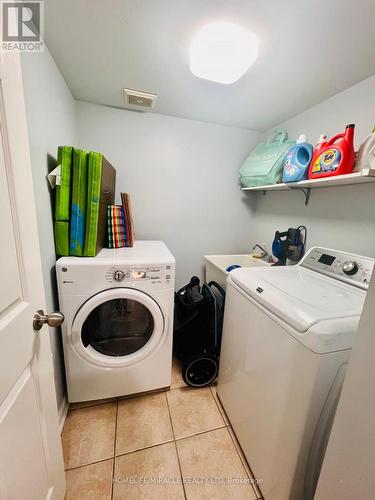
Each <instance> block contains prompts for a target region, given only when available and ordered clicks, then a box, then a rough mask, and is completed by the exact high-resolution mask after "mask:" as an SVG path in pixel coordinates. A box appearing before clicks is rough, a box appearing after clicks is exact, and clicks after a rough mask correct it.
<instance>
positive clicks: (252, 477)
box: [228, 425, 262, 500]
mask: <svg viewBox="0 0 375 500" xmlns="http://www.w3.org/2000/svg"><path fill="white" fill-rule="evenodd" d="M231 431H232V432H231ZM228 432H229V436H230V438H231V440H232V442H233V445H234V447H235V449H236V452H237V455H238V456H239V459H240V461H241V464H242V467H243V468H244V470H245V473H246V475H247V477H248V478H249V479H250V480H251V481H255V475H254V473H253V471H252V469H251V467H250V464H249V463H248V461H247V460H246V457H245V454H244V452H243V450H242V448H241V445H240V443H239V442H238V439H237V437H236V435H235V433H234V430H233V428H232V426H231V425H229V426H228ZM238 449H240V450H241V453H240V452H239V450H238ZM244 461H245V462H246V463H244ZM248 471H249V472H248ZM251 486H252V488H253V491H254V494H255V496H256V500H261V499H262V497H260V496H259V493H260V490H259V492H258V491H257V489H256V487H255V483H251Z"/></svg>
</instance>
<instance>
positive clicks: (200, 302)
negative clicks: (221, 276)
mask: <svg viewBox="0 0 375 500" xmlns="http://www.w3.org/2000/svg"><path fill="white" fill-rule="evenodd" d="M224 303H225V291H224V290H223V289H222V288H221V286H220V285H218V284H217V283H215V282H214V281H211V282H210V283H208V284H207V283H204V284H203V285H202V287H201V286H200V281H199V278H198V277H197V276H193V277H192V278H191V280H190V282H189V283H188V284H187V285H185V286H184V287H182V288H181V289H180V290H179V291H178V292H176V294H175V314H174V334H173V350H174V354H175V355H176V357H177V358H178V359H179V360H180V361H181V362H182V378H183V379H184V382H185V383H186V384H187V385H189V386H191V387H204V386H206V385H209V384H211V383H212V382H213V381H214V380H215V379H216V377H217V375H218V371H219V356H220V347H221V335H222V329H223V316H224Z"/></svg>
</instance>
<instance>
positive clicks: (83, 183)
mask: <svg viewBox="0 0 375 500" xmlns="http://www.w3.org/2000/svg"><path fill="white" fill-rule="evenodd" d="M87 159H88V154H87V151H84V150H83V149H74V150H73V187H72V206H71V220H70V242H69V252H70V255H75V256H77V257H81V256H82V255H83V248H84V243H85V220H86V205H87Z"/></svg>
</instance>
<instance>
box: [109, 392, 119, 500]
mask: <svg viewBox="0 0 375 500" xmlns="http://www.w3.org/2000/svg"><path fill="white" fill-rule="evenodd" d="M119 402H120V401H119V399H118V398H117V405H116V418H115V439H114V440H113V465H112V478H111V479H112V480H111V483H112V484H111V500H113V485H114V482H113V480H114V477H115V465H116V440H117V419H118V405H119Z"/></svg>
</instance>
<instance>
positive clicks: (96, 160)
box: [83, 151, 103, 257]
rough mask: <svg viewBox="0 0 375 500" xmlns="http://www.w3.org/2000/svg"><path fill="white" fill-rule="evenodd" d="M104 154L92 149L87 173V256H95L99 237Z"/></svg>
mask: <svg viewBox="0 0 375 500" xmlns="http://www.w3.org/2000/svg"><path fill="white" fill-rule="evenodd" d="M102 163H103V155H102V154H101V153H95V152H94V151H90V153H89V161H88V167H87V168H88V173H87V178H88V180H87V211H86V230H85V247H84V251H83V255H84V256H85V257H95V255H96V242H97V238H98V220H99V203H100V191H101V179H102Z"/></svg>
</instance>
